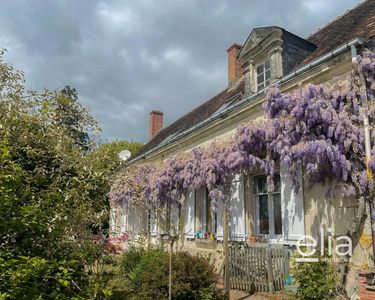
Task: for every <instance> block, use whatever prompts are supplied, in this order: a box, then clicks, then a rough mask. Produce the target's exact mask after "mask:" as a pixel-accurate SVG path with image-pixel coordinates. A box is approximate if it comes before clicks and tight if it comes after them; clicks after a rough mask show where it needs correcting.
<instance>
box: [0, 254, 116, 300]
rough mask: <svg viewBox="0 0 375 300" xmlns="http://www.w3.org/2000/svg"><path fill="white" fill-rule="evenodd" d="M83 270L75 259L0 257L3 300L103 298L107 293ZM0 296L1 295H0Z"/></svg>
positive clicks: (108, 293) (108, 294) (107, 295)
mask: <svg viewBox="0 0 375 300" xmlns="http://www.w3.org/2000/svg"><path fill="white" fill-rule="evenodd" d="M90 280H92V279H90V278H89V276H88V275H87V274H86V273H85V272H84V271H83V268H82V263H81V262H78V261H74V260H72V261H63V260H60V261H57V260H47V259H44V258H40V257H32V258H30V257H19V258H16V259H10V260H3V259H0V282H1V285H0V286H1V288H0V289H1V291H2V292H5V293H4V294H1V295H3V299H44V298H45V297H46V296H47V297H48V298H51V299H105V298H107V297H109V296H110V294H111V293H110V292H109V291H108V290H106V289H103V288H102V287H101V285H100V284H99V282H95V283H94V284H89V281H90ZM0 299H1V298H0Z"/></svg>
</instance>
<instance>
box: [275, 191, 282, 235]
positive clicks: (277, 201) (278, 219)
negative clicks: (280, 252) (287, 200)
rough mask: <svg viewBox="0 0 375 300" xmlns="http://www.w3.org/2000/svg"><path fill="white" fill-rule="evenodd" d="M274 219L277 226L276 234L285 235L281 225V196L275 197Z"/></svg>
mask: <svg viewBox="0 0 375 300" xmlns="http://www.w3.org/2000/svg"><path fill="white" fill-rule="evenodd" d="M273 218H274V224H275V234H282V233H283V226H282V223H281V197H280V194H276V195H273Z"/></svg>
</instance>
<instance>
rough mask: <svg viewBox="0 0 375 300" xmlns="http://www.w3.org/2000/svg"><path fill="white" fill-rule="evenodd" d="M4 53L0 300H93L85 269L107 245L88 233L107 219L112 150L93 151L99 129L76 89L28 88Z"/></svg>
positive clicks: (95, 286)
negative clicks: (77, 299)
mask: <svg viewBox="0 0 375 300" xmlns="http://www.w3.org/2000/svg"><path fill="white" fill-rule="evenodd" d="M3 53H4V51H2V50H0V219H1V222H0V260H1V264H2V267H1V284H0V299H8V298H11V299H15V298H16V299H20V297H21V296H20V295H22V294H25V295H29V298H28V299H33V298H38V297H39V298H38V299H42V298H45V296H44V294H45V293H46V294H48V293H49V292H51V293H52V291H53V292H54V293H55V294H53V297H52V298H54V299H60V298H61V299H65V298H64V295H71V297H70V298H74V297H78V296H79V297H89V298H90V299H94V298H97V297H99V296H95V295H99V294H100V293H99V294H98V293H97V291H98V290H100V289H101V285H102V283H101V282H99V281H98V280H97V279H96V277H95V276H94V275H90V274H87V273H90V272H87V270H91V271H92V270H94V268H93V266H97V265H98V264H97V261H98V259H100V257H101V256H103V255H104V254H105V251H106V248H105V247H107V245H103V244H100V243H96V242H94V241H93V233H94V232H97V231H102V230H103V227H104V226H103V224H105V223H106V221H107V219H108V208H109V207H108V199H107V196H106V195H107V193H108V190H109V185H110V178H111V174H112V173H113V172H114V170H115V169H116V168H117V167H120V165H121V164H120V163H118V164H117V162H113V161H114V160H113V154H112V153H110V151H102V152H100V153H99V152H95V151H93V149H96V145H97V140H96V136H95V133H96V132H98V131H99V128H98V127H97V124H96V122H95V120H94V119H93V117H92V116H91V114H90V113H89V111H88V110H87V109H86V108H84V107H83V106H82V105H81V104H80V103H79V102H78V94H77V91H76V90H75V89H73V88H70V87H65V88H64V89H62V90H58V91H48V90H44V91H42V92H36V91H32V90H30V91H29V90H26V89H25V80H24V77H23V74H22V72H19V71H17V70H14V68H13V67H12V66H11V65H10V64H7V63H6V62H5V61H4V59H3ZM99 148H100V147H99ZM99 154H100V155H99ZM103 162H111V163H112V162H113V164H112V165H111V168H107V167H108V165H107V164H103ZM116 164H117V165H116ZM104 229H105V228H104ZM76 261H79V262H80V263H77V264H75V263H74V264H73V262H76ZM7 269H8V271H7ZM63 269H64V270H63ZM95 270H96V271H95V272H94V271H92V272H91V273H92V274H97V273H99V272H98V268H97V267H96V268H95ZM60 271H61V272H60ZM43 276H47V277H48V278H47V277H43ZM42 283H44V284H42ZM78 287H79V288H78ZM59 292H60V294H58V293H59ZM75 293H77V295H75ZM14 295H16V296H14ZM89 295H90V296H89ZM34 296H35V297H34ZM70 298H69V299H70ZM21 299H22V298H21Z"/></svg>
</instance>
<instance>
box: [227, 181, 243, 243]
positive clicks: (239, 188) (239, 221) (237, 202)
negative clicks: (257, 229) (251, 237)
mask: <svg viewBox="0 0 375 300" xmlns="http://www.w3.org/2000/svg"><path fill="white" fill-rule="evenodd" d="M244 203H245V201H244V176H243V175H242V174H241V175H240V174H238V175H236V177H235V179H234V180H233V183H232V188H231V199H230V203H229V207H230V223H229V226H230V228H229V230H230V231H229V232H230V239H231V240H244V239H245V205H244Z"/></svg>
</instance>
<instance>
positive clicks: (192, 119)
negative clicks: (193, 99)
mask: <svg viewBox="0 0 375 300" xmlns="http://www.w3.org/2000/svg"><path fill="white" fill-rule="evenodd" d="M244 87H245V84H244V82H243V81H241V82H240V83H239V84H238V85H237V86H235V87H233V88H232V89H225V90H224V91H222V92H220V93H219V94H217V95H216V96H215V97H213V98H211V99H210V100H208V101H207V102H205V103H203V104H202V105H200V106H198V107H197V108H195V109H194V110H192V111H191V112H189V113H188V114H186V115H184V116H183V117H181V118H180V119H178V120H177V121H175V122H173V123H172V124H171V125H169V126H167V127H165V128H164V129H162V130H160V132H159V133H158V134H157V135H156V136H155V137H154V138H153V139H152V140H151V141H149V142H148V143H147V144H146V145H145V146H144V147H143V148H142V149H141V150H140V152H139V153H138V154H137V156H136V157H139V156H142V155H144V154H145V153H146V152H147V151H149V150H151V149H153V148H155V147H156V146H158V145H159V144H161V143H162V142H165V141H166V140H169V139H170V138H171V137H174V136H175V135H177V134H179V133H181V132H183V131H185V130H188V129H190V128H192V127H193V126H195V125H197V124H198V123H200V122H202V121H204V120H205V119H207V118H209V117H210V116H212V115H213V114H214V113H215V112H216V111H217V110H219V109H220V108H221V107H222V106H223V104H225V103H226V102H227V101H228V100H230V99H232V98H233V97H234V96H236V95H239V97H238V98H236V101H238V100H240V99H241V98H242V96H243V94H244Z"/></svg>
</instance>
